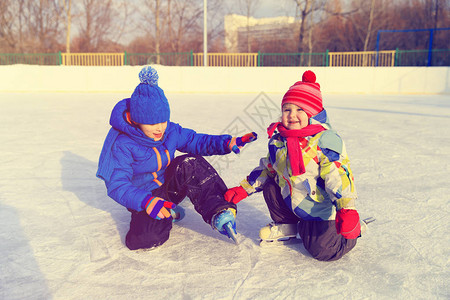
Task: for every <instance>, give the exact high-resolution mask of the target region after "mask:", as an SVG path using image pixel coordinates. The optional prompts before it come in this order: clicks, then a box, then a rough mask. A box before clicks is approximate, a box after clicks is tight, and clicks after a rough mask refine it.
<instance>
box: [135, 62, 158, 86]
mask: <svg viewBox="0 0 450 300" xmlns="http://www.w3.org/2000/svg"><path fill="white" fill-rule="evenodd" d="M158 79H159V76H158V72H156V70H155V69H154V68H152V67H150V66H145V67H144V68H143V69H142V70H141V72H139V80H140V81H141V83H145V84H148V85H150V86H157V85H158Z"/></svg>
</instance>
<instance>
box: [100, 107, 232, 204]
mask: <svg viewBox="0 0 450 300" xmlns="http://www.w3.org/2000/svg"><path fill="white" fill-rule="evenodd" d="M127 111H129V99H124V100H122V101H120V102H119V103H117V104H116V106H115V107H114V109H113V111H112V113H111V119H110V124H111V126H112V128H111V130H110V132H109V133H108V136H107V137H106V139H105V143H104V145H103V149H102V153H101V155H100V160H99V168H98V171H97V177H99V178H101V179H103V180H104V181H105V184H106V187H107V190H108V196H110V197H111V198H112V199H114V200H115V201H117V202H118V203H119V204H121V205H123V206H125V207H127V208H130V209H133V210H136V211H141V210H142V206H141V205H142V202H143V200H144V199H146V198H148V197H149V196H150V195H151V192H152V191H153V190H154V189H156V188H158V187H159V186H161V185H162V184H163V183H164V181H165V170H166V168H167V167H168V166H169V164H170V162H171V161H172V160H173V159H174V156H175V151H176V150H178V151H180V152H185V153H190V154H196V155H203V156H204V155H222V154H227V153H230V152H231V151H230V149H229V148H228V141H229V139H231V136H230V135H208V134H200V133H196V132H195V131H194V130H192V129H187V128H183V127H181V126H180V125H178V124H177V123H172V122H168V124H167V128H166V131H165V133H164V137H163V139H162V140H161V141H154V140H153V139H151V138H149V137H147V136H146V135H145V134H144V133H143V132H142V131H141V130H140V129H139V128H138V127H136V126H134V125H132V124H131V123H130V122H129V121H128V120H127V117H126V114H127Z"/></svg>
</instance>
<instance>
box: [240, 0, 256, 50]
mask: <svg viewBox="0 0 450 300" xmlns="http://www.w3.org/2000/svg"><path fill="white" fill-rule="evenodd" d="M259 5H260V1H259V0H239V8H240V10H241V11H242V12H243V13H244V14H245V16H246V17H247V26H246V33H247V52H248V53H250V52H252V43H251V41H250V38H251V36H250V17H252V16H253V15H254V14H255V11H256V10H257V9H258V7H259Z"/></svg>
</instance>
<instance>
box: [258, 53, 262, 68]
mask: <svg viewBox="0 0 450 300" xmlns="http://www.w3.org/2000/svg"><path fill="white" fill-rule="evenodd" d="M258 67H261V52H260V51H258Z"/></svg>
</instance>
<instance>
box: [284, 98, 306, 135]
mask: <svg viewBox="0 0 450 300" xmlns="http://www.w3.org/2000/svg"><path fill="white" fill-rule="evenodd" d="M281 111H282V115H281V123H282V124H283V126H284V127H286V128H287V129H289V130H291V129H302V128H304V127H306V126H308V124H309V118H308V115H307V114H306V113H305V112H304V111H303V110H302V109H301V108H300V106H297V105H295V104H292V103H286V104H285V105H283V108H282V109H281Z"/></svg>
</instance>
